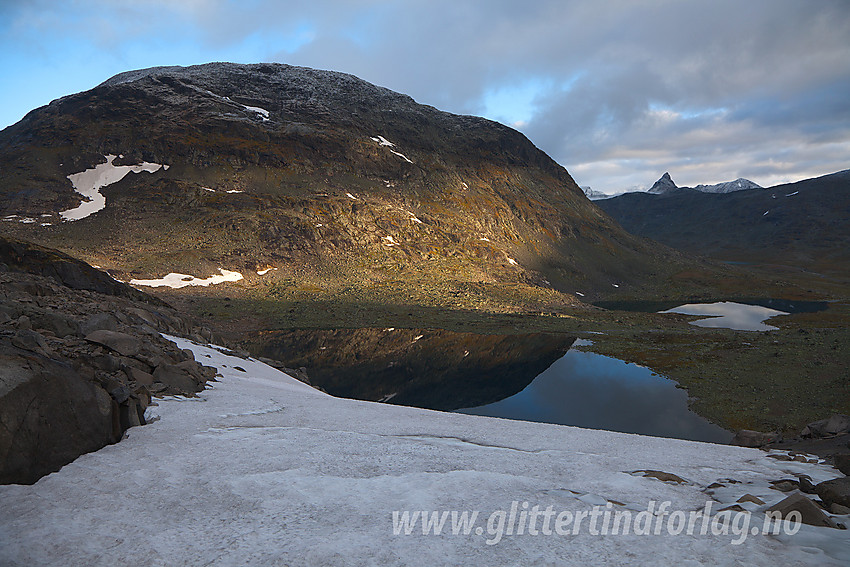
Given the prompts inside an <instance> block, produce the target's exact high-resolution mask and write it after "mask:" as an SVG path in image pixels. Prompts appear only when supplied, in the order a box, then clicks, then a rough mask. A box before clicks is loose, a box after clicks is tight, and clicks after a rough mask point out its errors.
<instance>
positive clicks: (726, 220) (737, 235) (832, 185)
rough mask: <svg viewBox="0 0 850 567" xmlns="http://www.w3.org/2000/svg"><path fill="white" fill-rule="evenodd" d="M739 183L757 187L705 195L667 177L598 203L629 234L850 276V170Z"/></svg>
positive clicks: (727, 256) (723, 187)
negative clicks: (763, 184)
mask: <svg viewBox="0 0 850 567" xmlns="http://www.w3.org/2000/svg"><path fill="white" fill-rule="evenodd" d="M739 182H740V184H741V185H742V186H744V185H747V184H749V183H752V182H749V181H747V180H746V179H739V180H736V181H732V182H729V183H721V184H718V185H713V186H708V187H710V188H712V191H706V189H705V188H706V187H707V186H698V187H695V188H686V187H676V185H675V183H673V181H672V179H671V178H670V176H669V174H664V176H662V178H661V179H659V180H658V182H656V184H655V185H654V186H653V189H651V190H650V192H649V193H644V192H639V193H638V192H634V193H626V194H623V195H619V196H616V197H612V198H608V199H602V200H598V201H597V202H596V204H597V205H598V206H599V207H601V208H602V209H603V210H604V211H605V212H607V213H608V214H609V215H611V216H612V217H614V218H615V219H616V220H617V221H618V222H619V223H620V224H621V225H622V226H623V227H624V228H625V229H626V230H628V231H629V232H631V233H633V234H638V235H640V236H646V237H649V238H652V239H654V240H657V241H659V242H662V243H664V244H667V245H668V246H672V247H674V248H678V249H680V250H683V251H686V252H693V253H698V254H703V255H707V256H711V257H714V258H717V259H722V260H731V261H741V262H747V263H760V264H763V263H775V264H783V265H793V266H797V267H803V268H807V269H811V270H815V271H823V272H842V273H847V274H850V170H844V171H840V172H838V173H833V174H831V175H824V176H822V177H817V178H814V179H806V180H803V181H798V182H796V183H788V184H784V185H777V186H774V187H770V188H767V189H762V188H759V187H758V186H757V185H755V184H754V183H752V186H753V187H752V188H748V189H747V188H741V189H738V188H737V186H738V183H739ZM730 185H731V188H729V187H730ZM700 187H702V188H700ZM653 190H655V191H653Z"/></svg>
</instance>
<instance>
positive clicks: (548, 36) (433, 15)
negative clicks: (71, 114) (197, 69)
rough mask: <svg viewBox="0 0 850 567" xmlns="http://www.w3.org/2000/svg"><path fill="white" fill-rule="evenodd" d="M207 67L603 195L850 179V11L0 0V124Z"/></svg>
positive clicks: (636, 0) (534, 2)
mask: <svg viewBox="0 0 850 567" xmlns="http://www.w3.org/2000/svg"><path fill="white" fill-rule="evenodd" d="M210 61H233V62H237V63H257V62H279V63H289V64H292V65H302V66H307V67H313V68H318V69H329V70H334V71H342V72H346V73H351V74H353V75H357V76H358V77H360V78H362V79H365V80H367V81H369V82H372V83H375V84H378V85H381V86H384V87H387V88H390V89H392V90H395V91H398V92H402V93H405V94H408V95H410V96H412V97H413V98H414V99H415V100H416V101H418V102H420V103H423V104H429V105H432V106H435V107H437V108H440V109H442V110H447V111H450V112H455V113H459V114H475V115H479V116H484V117H487V118H490V119H492V120H497V121H499V122H502V123H504V124H507V125H509V126H512V127H514V128H516V129H518V130H519V131H521V132H522V133H523V134H525V135H526V136H527V137H528V138H529V139H530V140H531V141H532V142H533V143H534V144H535V145H536V146H537V147H538V148H540V149H542V150H543V151H545V152H546V153H547V154H549V155H550V156H551V157H552V158H553V159H555V161H557V162H558V163H560V164H561V165H563V166H564V167H566V168H567V170H568V171H569V172H570V173H571V174H572V176H573V178H574V179H575V180H576V181H577V182H578V183H579V184H580V185H583V186H591V187H593V188H594V189H595V190H598V191H602V192H607V193H617V192H621V191H625V190H635V189H641V188H647V187H649V186H651V185H652V183H653V182H654V181H655V180H656V179H658V178H659V177H660V176H661V175H662V174H663V173H664V172H665V171H669V172H670V174H671V176H672V178H673V180H674V181H675V182H676V183H677V184H678V185H680V186H687V185H690V186H692V185H696V184H699V183H705V184H712V183H718V182H722V181H729V180H733V179H736V178H738V177H745V178H747V179H750V180H752V181H755V182H756V183H759V184H760V185H762V186H770V185H774V184H777V183H783V182H789V181H797V180H800V179H805V178H809V177H815V176H818V175H824V174H827V173H833V172H835V171H840V170H843V169H848V168H850V0H832V1H830V0H794V1H788V0H747V1H743V2H742V1H740V0H734V1H726V0H712V1H699V2H698V1H683V0H643V1H641V0H593V1H583V0H579V1H570V0H551V1H549V0H521V1H516V0H468V1H464V0H345V1H344V0H336V1H333V0H328V1H321V0H292V1H274V0H180V1H172V0H147V1H141V0H65V1H63V0H0V77H2V87H3V88H2V89H0V128H5V127H6V126H8V125H10V124H13V123H15V122H17V121H18V120H20V119H21V118H22V117H23V116H24V115H25V114H26V113H27V112H29V111H30V110H32V109H33V108H36V107H39V106H42V105H44V104H47V103H49V102H50V101H51V100H53V99H56V98H58V97H60V96H64V95H67V94H71V93H75V92H80V91H84V90H87V89H90V88H92V87H94V86H96V85H97V84H99V83H100V82H102V81H104V80H106V79H107V78H109V77H111V76H112V75H115V74H117V73H120V72H122V71H127V70H130V69H138V68H144V67H151V66H156V65H194V64H201V63H207V62H210Z"/></svg>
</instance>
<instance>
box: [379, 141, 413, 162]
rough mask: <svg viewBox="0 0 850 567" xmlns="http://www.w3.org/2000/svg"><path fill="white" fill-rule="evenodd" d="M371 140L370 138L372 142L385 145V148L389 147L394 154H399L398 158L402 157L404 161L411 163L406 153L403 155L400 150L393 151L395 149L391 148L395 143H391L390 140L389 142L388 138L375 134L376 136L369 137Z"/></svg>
mask: <svg viewBox="0 0 850 567" xmlns="http://www.w3.org/2000/svg"><path fill="white" fill-rule="evenodd" d="M371 140H372V141H373V142H377V143H378V144H379V145H381V146H386V147H387V149H389V150H390V151H391V152H392V153H394V154H395V155H397V156H399V157H400V158H402V159H403V160H404V161H406V162H407V163H413V162H412V161H410V159H409V158H408V157H407V156H406V155H404V154H403V153H400V152H397V151H395V150H394V149H393V148H394V147H395V144H393V143H392V142H390V141H389V140H387V139H386V138H384V137H383V136H376V137H374V138H371Z"/></svg>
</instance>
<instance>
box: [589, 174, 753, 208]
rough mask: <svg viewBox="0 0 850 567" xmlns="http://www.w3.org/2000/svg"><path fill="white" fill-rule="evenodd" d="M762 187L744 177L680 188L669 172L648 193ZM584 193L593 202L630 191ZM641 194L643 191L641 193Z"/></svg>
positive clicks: (741, 189) (725, 191)
mask: <svg viewBox="0 0 850 567" xmlns="http://www.w3.org/2000/svg"><path fill="white" fill-rule="evenodd" d="M761 188H762V187H761V185H759V184H758V183H755V182H753V181H750V180H749V179H744V178H743V177H739V178H738V179H736V180H735V181H724V182H723V183H716V184H714V185H702V184H700V185H697V186H696V187H679V186H678V185H676V182H675V181H673V179H672V178H671V177H670V173H669V172H665V173H664V175H662V176H661V177H660V178H659V179H658V181H656V182H655V183H654V184H653V185H652V187H650V188H649V190H648V191H646V192H647V193H651V194H653V195H662V194H664V193H669V192H671V191H676V190H677V189H693V190H694V191H699V192H700V193H733V192H735V191H746V190H747V189H761ZM581 189H582V191H584V194H585V195H586V196H587V198H588V199H590V200H591V201H598V200H600V199H610V198H612V197H619V196H620V195H624V194H625V193H627V192H628V191H623V192H620V193H614V194H611V195H609V194H608V193H603V192H601V191H597V190H595V189H593V188H591V187H590V186H588V185H584V186H582V188H581ZM640 192H641V193H642V192H643V191H640Z"/></svg>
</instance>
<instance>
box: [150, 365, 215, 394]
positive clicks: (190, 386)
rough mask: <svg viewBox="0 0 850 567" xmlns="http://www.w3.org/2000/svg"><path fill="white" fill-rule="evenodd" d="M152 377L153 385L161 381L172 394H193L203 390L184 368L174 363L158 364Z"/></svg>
mask: <svg viewBox="0 0 850 567" xmlns="http://www.w3.org/2000/svg"><path fill="white" fill-rule="evenodd" d="M153 378H154V385H156V382H161V383H162V384H164V385H165V386H166V387H167V389H168V391H169V392H170V393H174V394H194V393H196V392H200V391H201V390H203V387H202V386H199V385H198V382H197V381H196V380H195V379H194V378H193V377H192V376H191V375H190V374H189V373H188V372H187V371H186V370H184V369H183V368H180V367H179V366H176V365H174V364H167V363H163V364H160V365H159V366H157V367H156V370H154V373H153Z"/></svg>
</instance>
